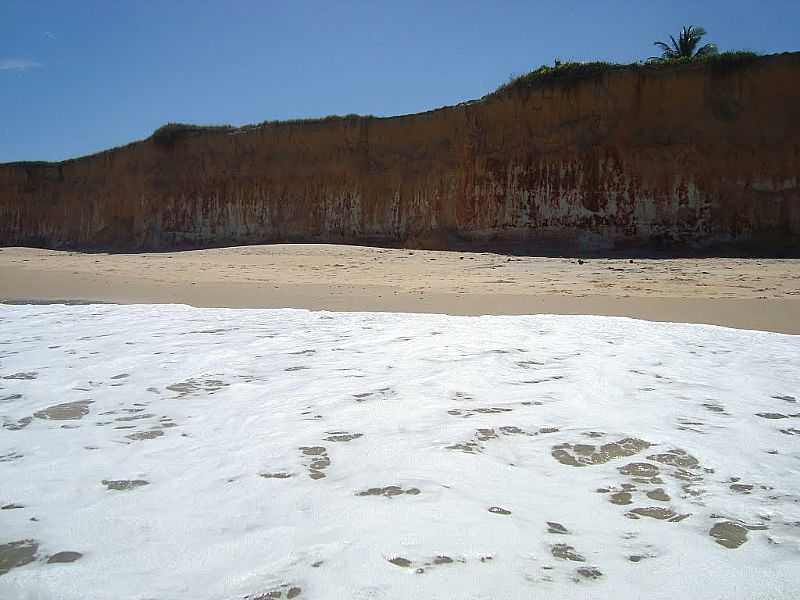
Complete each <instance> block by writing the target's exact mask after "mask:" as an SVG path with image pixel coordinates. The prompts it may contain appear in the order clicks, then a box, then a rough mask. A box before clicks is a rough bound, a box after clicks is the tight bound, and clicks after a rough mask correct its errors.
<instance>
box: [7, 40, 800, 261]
mask: <svg viewBox="0 0 800 600" xmlns="http://www.w3.org/2000/svg"><path fill="white" fill-rule="evenodd" d="M799 186H800V53H794V54H784V55H775V56H768V57H763V58H760V59H757V60H754V61H751V62H748V63H746V64H741V65H736V66H722V65H713V64H711V65H708V64H693V65H684V66H679V67H674V68H669V69H641V68H640V69H631V70H620V71H612V72H609V73H606V74H603V75H598V76H595V77H591V78H588V79H582V80H567V81H561V82H553V83H547V84H542V85H541V86H539V87H537V88H534V89H528V90H523V91H516V92H511V93H509V94H505V95H500V96H495V97H490V98H488V99H485V100H483V101H479V102H473V103H467V104H462V105H458V106H454V107H448V108H444V109H440V110H436V111H432V112H428V113H422V114H416V115H408V116H403V117H394V118H345V119H339V120H323V121H319V122H305V123H302V122H301V123H285V124H272V125H265V126H261V127H254V128H243V129H238V130H231V131H209V132H205V133H190V134H187V135H183V136H178V137H177V138H176V139H174V140H171V141H170V140H167V141H164V140H159V139H157V138H150V139H148V140H144V141H142V142H137V143H134V144H130V145H129V146H126V147H123V148H119V149H115V150H110V151H107V152H103V153H100V154H96V155H93V156H88V157H84V158H80V159H76V160H69V161H65V162H62V163H8V164H4V165H0V244H2V245H31V246H46V247H54V248H58V247H77V248H110V249H119V250H122V249H126V250H133V249H168V248H175V247H187V246H188V247H198V246H210V245H225V244H249V243H260V242H278V241H326V242H352V243H375V244H397V243H404V244H407V245H409V246H414V245H427V246H435V247H448V246H451V245H456V244H460V243H462V242H466V243H474V242H496V243H509V244H512V245H517V246H518V247H519V248H521V249H529V250H531V251H545V252H546V251H557V250H560V249H564V250H567V251H569V250H590V249H609V248H619V247H629V246H638V247H644V248H653V247H670V248H685V249H692V248H699V247H713V246H718V245H721V244H722V245H727V246H729V247H733V248H740V249H747V250H748V251H755V252H772V251H787V249H788V250H789V251H791V249H792V248H798V247H800V246H798V242H800V187H799Z"/></svg>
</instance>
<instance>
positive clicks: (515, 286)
mask: <svg viewBox="0 0 800 600" xmlns="http://www.w3.org/2000/svg"><path fill="white" fill-rule="evenodd" d="M0 301H4V302H14V303H19V302H54V301H65V302H111V303H121V304H130V303H182V304H189V305H192V306H198V307H234V308H308V309H313V310H331V311H381V312H383V311H390V312H427V313H447V314H453V315H480V314H592V315H608V316H629V317H635V318H643V319H649V320H654V321H674V322H685V323H706V324H713V325H724V326H729V327H737V328H743V329H760V330H765V331H776V332H781V333H793V334H800V260H778V259H733V258H698V259H634V260H630V259H605V258H598V259H582V260H578V259H572V258H541V257H518V256H505V255H500V254H490V253H464V252H441V251H423V250H403V249H385V248H367V247H356V246H336V245H289V244H285V245H284V244H280V245H269V246H245V247H235V248H223V249H210V250H198V251H186V252H167V253H148V254H93V253H92V254H86V253H78V252H61V251H52V250H41V249H31V248H3V249H0Z"/></svg>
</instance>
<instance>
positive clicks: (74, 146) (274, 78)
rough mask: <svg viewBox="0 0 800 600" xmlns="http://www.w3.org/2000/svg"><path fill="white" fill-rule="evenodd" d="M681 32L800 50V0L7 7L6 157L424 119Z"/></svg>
mask: <svg viewBox="0 0 800 600" xmlns="http://www.w3.org/2000/svg"><path fill="white" fill-rule="evenodd" d="M683 24H697V25H702V26H704V27H705V28H706V29H707V30H708V32H709V36H708V40H709V41H713V42H716V43H717V45H718V46H719V47H720V49H722V50H726V49H748V50H755V51H759V52H764V53H771V52H783V51H791V50H800V0H760V1H745V0H724V1H723V0H705V1H703V2H698V1H697V0H693V1H683V0H671V1H667V2H665V1H663V0H658V1H653V0H630V1H628V0H619V1H613V0H574V1H570V0H552V1H550V0H538V1H537V0H520V1H503V0H495V1H489V0H486V1H485V2H471V1H469V0H457V1H449V0H447V1H445V0H441V1H436V0H423V1H417V0H396V1H382V0H370V1H363V2H362V1H355V0H353V1H348V0H324V1H319V2H310V1H301V0H285V1H283V2H270V1H267V0H262V1H246V0H227V1H225V2H223V1H220V2H210V1H203V0H192V1H182V0H162V1H159V2H156V1H151V0H138V1H134V0H130V1H109V0H98V1H90V0H81V1H78V2H65V1H52V2H46V1H37V0H0V162H5V161H12V160H61V159H64V158H71V157H75V156H80V155H84V154H88V153H91V152H95V151H97V150H101V149H105V148H108V147H112V146H117V145H121V144H125V143H127V142H130V141H133V140H136V139H141V138H145V137H147V136H148V135H150V133H152V131H153V130H154V129H155V128H157V127H159V126H160V125H163V124H164V123H167V122H169V121H181V122H191V123H199V124H215V123H230V124H232V125H241V124H245V123H255V122H260V121H264V120H267V119H286V118H295V117H311V116H324V115H328V114H346V113H361V114H374V115H396V114H404V113H410V112H417V111H421V110H426V109H431V108H436V107H438V106H442V105H446V104H454V103H457V102H460V101H463V100H469V99H472V98H477V97H480V96H482V95H484V94H485V93H487V92H489V91H491V90H492V89H494V88H495V87H497V85H499V84H500V83H503V82H504V81H506V80H508V78H509V76H510V75H512V74H520V73H524V72H527V71H529V70H531V69H532V68H535V67H537V66H539V65H540V64H543V63H546V64H552V62H553V59H555V58H561V59H562V60H607V61H616V62H631V61H636V60H640V59H645V58H647V57H648V56H651V55H653V54H655V53H656V49H655V48H654V47H653V45H652V44H653V41H654V40H656V39H665V38H667V37H668V35H669V34H670V33H675V32H676V31H677V30H678V29H679V28H680V26H681V25H683Z"/></svg>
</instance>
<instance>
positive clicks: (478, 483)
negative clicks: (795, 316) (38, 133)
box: [0, 305, 800, 600]
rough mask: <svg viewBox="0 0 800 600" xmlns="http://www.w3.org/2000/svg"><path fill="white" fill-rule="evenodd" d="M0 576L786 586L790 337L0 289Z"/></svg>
mask: <svg viewBox="0 0 800 600" xmlns="http://www.w3.org/2000/svg"><path fill="white" fill-rule="evenodd" d="M0 425H2V428H0V506H1V507H2V509H1V510H0V598H2V599H9V600H11V599H34V598H36V599H39V598H47V599H51V598H63V599H86V598H90V599H93V598H98V599H105V598H109V599H111V598H113V599H121V598H136V599H142V600H145V599H186V600H203V599H209V600H216V599H220V600H228V599H243V598H250V599H251V600H252V599H255V598H264V599H266V598H336V599H341V598H348V599H350V598H356V599H367V598H375V599H379V598H426V599H437V598H441V599H452V598H474V599H478V598H504V599H505V598H559V599H561V598H618V599H628V598H631V599H633V598H650V599H653V598H670V599H674V598H726V599H729V598H793V597H798V596H800V337H798V336H788V335H780V334H774V333H763V332H753V331H741V330H733V329H725V328H719V327H711V326H701V325H681V324H670V323H651V322H646V321H637V320H632V319H621V318H609V317H576V316H523V317H520V316H513V317H499V316H492V317H450V316H443V315H420V314H414V315H411V314H391V313H325V312H308V311H302V310H230V309H196V308H190V307H185V306H176V305H169V306H158V305H156V306H115V305H87V306H62V305H47V306H9V305H0Z"/></svg>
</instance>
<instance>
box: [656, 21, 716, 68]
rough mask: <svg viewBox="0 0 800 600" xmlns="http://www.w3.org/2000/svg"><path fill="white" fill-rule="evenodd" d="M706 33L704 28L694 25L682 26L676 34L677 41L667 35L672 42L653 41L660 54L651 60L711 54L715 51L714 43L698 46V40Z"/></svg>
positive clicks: (698, 56) (697, 56)
mask: <svg viewBox="0 0 800 600" xmlns="http://www.w3.org/2000/svg"><path fill="white" fill-rule="evenodd" d="M705 34H706V30H705V29H703V28H702V27H695V26H694V25H689V26H688V27H687V26H686V25H684V26H683V29H682V30H681V32H680V35H678V39H677V41H676V40H675V38H674V37H672V36H669V39H670V40H672V44H671V45H670V44H666V43H664V42H655V45H656V46H658V47H659V48H660V49H661V56H660V57H658V56H654V57H653V60H675V59H678V58H700V57H703V56H711V55H712V54H716V53H717V47H716V46H715V45H714V44H705V45H704V46H701V47H700V48H698V47H697V46H698V45H699V44H700V40H702V39H703V36H704V35H705Z"/></svg>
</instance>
